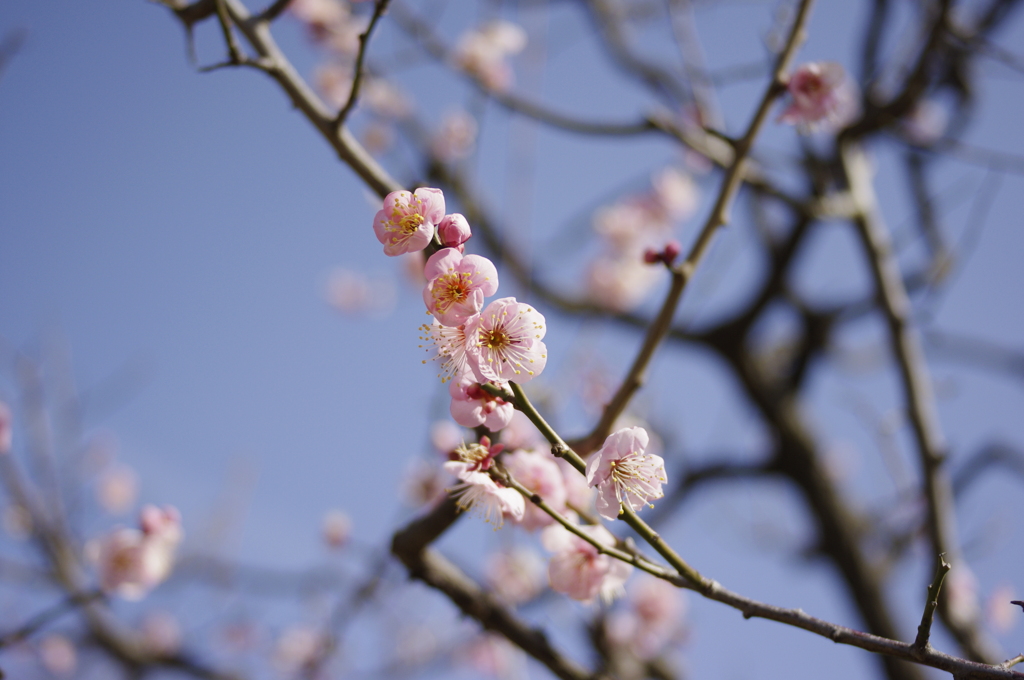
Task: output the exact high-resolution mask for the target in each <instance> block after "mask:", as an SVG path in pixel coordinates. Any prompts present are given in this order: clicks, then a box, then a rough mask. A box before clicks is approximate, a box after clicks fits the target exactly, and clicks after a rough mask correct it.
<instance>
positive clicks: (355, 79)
mask: <svg viewBox="0 0 1024 680" xmlns="http://www.w3.org/2000/svg"><path fill="white" fill-rule="evenodd" d="M390 1H391V0H376V2H375V3H374V5H373V16H371V17H370V24H369V25H368V26H367V27H366V30H365V31H363V32H362V33H361V34H360V35H359V52H358V53H357V54H356V63H355V67H354V68H355V71H354V74H353V76H352V90H351V91H350V92H349V93H348V101H347V102H345V105H344V106H343V107H341V110H340V111H338V115H337V117H336V118H335V119H334V128H335V129H336V130H340V129H341V128H342V127H343V126H344V125H345V121H346V120H348V116H349V114H350V113H352V109H354V108H355V106H356V102H357V101H359V88H360V87H361V86H362V84H363V78H364V77H365V69H364V68H363V63H364V62H365V61H366V50H367V49H368V48H369V46H370V35H371V34H372V33H373V29H374V28H376V27H377V22H378V21H380V18H381V17H382V16H384V12H386V11H387V9H388V3H389V2H390Z"/></svg>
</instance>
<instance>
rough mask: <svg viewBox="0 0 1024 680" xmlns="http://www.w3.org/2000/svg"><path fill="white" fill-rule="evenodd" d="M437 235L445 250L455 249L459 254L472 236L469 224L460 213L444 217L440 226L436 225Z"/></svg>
mask: <svg viewBox="0 0 1024 680" xmlns="http://www.w3.org/2000/svg"><path fill="white" fill-rule="evenodd" d="M437 235H438V236H439V237H440V238H441V244H442V245H444V246H445V247H446V248H456V249H458V251H459V252H460V253H461V252H462V251H463V247H464V246H463V244H464V243H465V242H466V241H468V240H469V237H470V236H472V235H473V231H472V230H471V229H470V228H469V222H467V221H466V218H465V217H463V216H462V214H460V213H452V214H451V215H445V216H444V219H443V220H441V224H439V225H437Z"/></svg>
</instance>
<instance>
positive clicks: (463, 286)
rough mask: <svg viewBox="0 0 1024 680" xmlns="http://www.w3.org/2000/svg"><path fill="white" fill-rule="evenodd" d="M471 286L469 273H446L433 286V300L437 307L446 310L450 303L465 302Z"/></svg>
mask: <svg viewBox="0 0 1024 680" xmlns="http://www.w3.org/2000/svg"><path fill="white" fill-rule="evenodd" d="M472 288H473V281H472V280H471V278H470V276H469V274H465V273H460V274H446V275H444V276H442V277H440V280H439V281H438V283H437V285H435V286H434V300H435V301H436V302H437V306H438V308H439V309H440V310H441V311H442V312H446V311H448V309H449V308H450V307H451V306H452V305H455V304H458V303H460V302H465V300H466V298H468V297H469V292H470V290H472Z"/></svg>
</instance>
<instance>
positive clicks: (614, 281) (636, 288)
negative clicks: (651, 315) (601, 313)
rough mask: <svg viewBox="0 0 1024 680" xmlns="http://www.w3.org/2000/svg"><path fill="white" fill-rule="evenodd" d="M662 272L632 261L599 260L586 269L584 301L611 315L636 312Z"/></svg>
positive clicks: (606, 256)
mask: <svg viewBox="0 0 1024 680" xmlns="http://www.w3.org/2000/svg"><path fill="white" fill-rule="evenodd" d="M660 276H661V272H659V271H658V270H657V269H655V268H653V267H648V266H647V265H646V264H645V263H644V261H643V258H642V255H641V254H640V253H637V254H636V256H635V257H629V258H624V257H615V256H608V255H605V256H600V257H598V258H597V259H595V260H594V261H593V262H591V263H590V266H589V267H588V268H587V297H589V298H590V299H591V300H593V301H595V302H598V303H600V304H602V305H604V306H606V307H608V308H609V309H611V310H613V311H619V312H625V311H629V310H631V309H633V308H635V307H636V306H637V305H639V304H640V303H641V302H643V301H644V298H646V297H647V294H648V293H649V292H650V291H651V288H652V287H653V286H654V284H656V283H657V282H658V279H659V277H660Z"/></svg>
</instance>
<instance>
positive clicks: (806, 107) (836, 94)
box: [779, 61, 856, 128]
mask: <svg viewBox="0 0 1024 680" xmlns="http://www.w3.org/2000/svg"><path fill="white" fill-rule="evenodd" d="M786 89H787V90H788V91H789V95H790V104H789V106H788V107H787V108H786V110H785V111H783V112H782V115H780V116H779V122H780V123H792V124H796V125H802V126H805V127H807V128H812V127H814V126H815V125H816V124H828V125H831V126H840V125H843V124H845V123H846V122H848V121H849V120H850V118H851V117H852V116H853V114H854V111H855V107H856V101H855V98H854V91H853V85H852V84H851V83H850V81H849V80H848V79H847V77H846V71H845V70H844V69H843V67H842V66H841V65H839V64H837V63H835V62H830V61H822V62H812V63H809V64H802V65H801V66H799V67H797V69H796V71H794V72H793V75H792V76H790V79H789V84H788V85H787V86H786Z"/></svg>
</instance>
